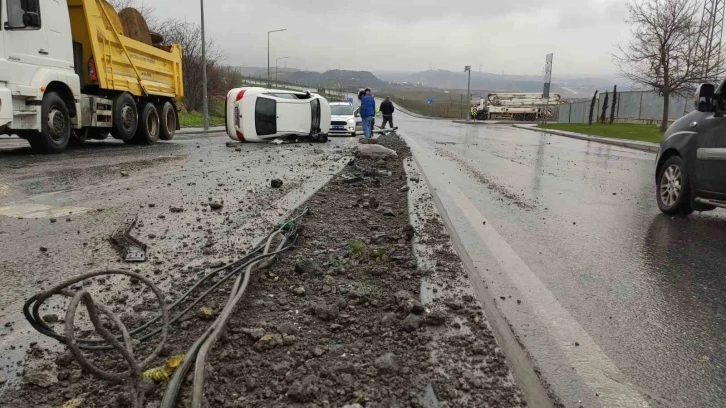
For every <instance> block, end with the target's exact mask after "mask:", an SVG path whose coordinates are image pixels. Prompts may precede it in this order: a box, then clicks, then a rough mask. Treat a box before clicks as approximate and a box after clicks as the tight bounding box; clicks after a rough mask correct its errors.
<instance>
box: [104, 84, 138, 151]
mask: <svg viewBox="0 0 726 408" xmlns="http://www.w3.org/2000/svg"><path fill="white" fill-rule="evenodd" d="M113 124H114V126H113V129H111V134H112V135H113V137H115V138H116V139H121V140H123V141H130V140H131V139H132V138H133V137H134V135H135V134H136V129H137V128H138V127H139V112H138V110H137V108H136V103H135V102H134V98H132V97H131V95H130V94H128V93H126V92H124V93H122V94H121V95H119V96H117V97H116V98H115V99H114V100H113Z"/></svg>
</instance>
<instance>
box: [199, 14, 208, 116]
mask: <svg viewBox="0 0 726 408" xmlns="http://www.w3.org/2000/svg"><path fill="white" fill-rule="evenodd" d="M199 4H200V6H201V8H202V113H203V114H204V130H209V100H208V98H207V47H206V44H205V42H206V40H205V38H204V0H199Z"/></svg>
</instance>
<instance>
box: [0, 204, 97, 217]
mask: <svg viewBox="0 0 726 408" xmlns="http://www.w3.org/2000/svg"><path fill="white" fill-rule="evenodd" d="M89 210H90V209H89V208H84V207H53V206H50V205H45V204H22V205H12V206H8V207H0V216H6V217H22V218H53V217H63V216H66V215H70V214H83V213H85V212H88V211H89Z"/></svg>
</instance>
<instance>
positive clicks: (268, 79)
mask: <svg viewBox="0 0 726 408" xmlns="http://www.w3.org/2000/svg"><path fill="white" fill-rule="evenodd" d="M282 31H287V28H282V29H280V30H271V31H268V32H267V86H270V34H272V33H279V32H282Z"/></svg>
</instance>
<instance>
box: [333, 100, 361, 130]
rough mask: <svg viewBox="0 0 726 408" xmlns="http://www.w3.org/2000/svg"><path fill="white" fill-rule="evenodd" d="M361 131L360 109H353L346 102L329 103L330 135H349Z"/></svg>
mask: <svg viewBox="0 0 726 408" xmlns="http://www.w3.org/2000/svg"><path fill="white" fill-rule="evenodd" d="M359 130H363V121H362V120H361V118H360V109H355V108H353V105H352V104H350V103H348V102H331V103H330V134H349V135H351V136H355V133H356V132H357V131H359Z"/></svg>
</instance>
